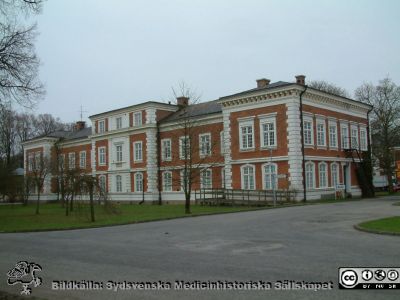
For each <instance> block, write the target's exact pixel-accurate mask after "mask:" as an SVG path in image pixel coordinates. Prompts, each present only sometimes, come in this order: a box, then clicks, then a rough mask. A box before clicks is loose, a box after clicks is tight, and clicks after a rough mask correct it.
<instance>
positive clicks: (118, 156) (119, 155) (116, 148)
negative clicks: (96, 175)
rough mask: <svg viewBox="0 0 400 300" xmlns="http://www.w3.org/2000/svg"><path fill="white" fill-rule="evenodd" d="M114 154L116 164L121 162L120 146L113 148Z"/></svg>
mask: <svg viewBox="0 0 400 300" xmlns="http://www.w3.org/2000/svg"><path fill="white" fill-rule="evenodd" d="M115 153H116V155H117V157H116V160H117V162H122V145H116V146H115Z"/></svg>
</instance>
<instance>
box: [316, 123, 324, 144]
mask: <svg viewBox="0 0 400 300" xmlns="http://www.w3.org/2000/svg"><path fill="white" fill-rule="evenodd" d="M321 126H322V131H320V128H321ZM321 134H322V136H321ZM317 146H318V147H326V122H325V120H318V119H317Z"/></svg>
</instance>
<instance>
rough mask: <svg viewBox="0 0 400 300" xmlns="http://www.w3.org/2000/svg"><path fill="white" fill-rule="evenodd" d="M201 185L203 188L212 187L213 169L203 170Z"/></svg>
mask: <svg viewBox="0 0 400 300" xmlns="http://www.w3.org/2000/svg"><path fill="white" fill-rule="evenodd" d="M200 186H201V188H202V189H211V188H212V174H211V169H205V170H202V171H201V173H200Z"/></svg>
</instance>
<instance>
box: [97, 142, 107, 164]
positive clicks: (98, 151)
mask: <svg viewBox="0 0 400 300" xmlns="http://www.w3.org/2000/svg"><path fill="white" fill-rule="evenodd" d="M101 149H104V162H101V159H100V157H101V155H100V152H101ZM97 155H98V157H99V166H105V165H107V149H106V147H104V146H102V147H99V148H98V149H97Z"/></svg>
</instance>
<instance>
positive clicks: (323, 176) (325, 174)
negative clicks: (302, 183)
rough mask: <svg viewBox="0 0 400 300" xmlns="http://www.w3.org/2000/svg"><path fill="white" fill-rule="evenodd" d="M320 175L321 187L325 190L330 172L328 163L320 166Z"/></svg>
mask: <svg viewBox="0 0 400 300" xmlns="http://www.w3.org/2000/svg"><path fill="white" fill-rule="evenodd" d="M318 175H319V187H320V188H325V187H327V186H328V170H327V166H326V163H323V162H322V163H320V164H319V165H318Z"/></svg>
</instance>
